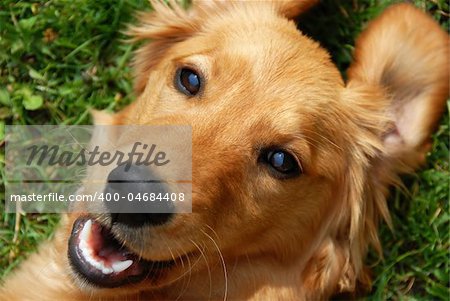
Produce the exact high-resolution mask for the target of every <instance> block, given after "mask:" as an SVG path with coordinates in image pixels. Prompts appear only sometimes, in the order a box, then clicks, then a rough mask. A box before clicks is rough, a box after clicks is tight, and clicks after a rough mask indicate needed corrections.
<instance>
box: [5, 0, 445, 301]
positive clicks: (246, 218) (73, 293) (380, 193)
mask: <svg viewBox="0 0 450 301" xmlns="http://www.w3.org/2000/svg"><path fill="white" fill-rule="evenodd" d="M315 2H316V1H308V0H305V1H273V2H271V1H252V2H244V1H240V2H225V1H220V2H214V1H200V2H198V3H195V4H194V7H193V8H192V9H191V10H189V11H184V10H182V9H181V8H180V7H178V6H177V5H176V4H175V3H171V5H170V6H168V5H165V4H163V3H161V2H153V6H154V8H155V11H154V12H151V13H144V14H142V15H141V18H140V20H141V23H140V24H139V25H138V26H136V27H132V28H131V29H130V33H131V35H132V36H133V38H134V40H135V41H141V40H151V41H152V42H151V43H148V44H145V45H144V46H142V47H141V48H140V49H139V50H138V51H137V53H136V57H135V61H134V66H135V71H136V81H135V90H136V93H137V95H138V98H137V100H136V101H135V102H134V103H133V104H131V105H130V106H129V107H128V108H126V109H125V110H123V111H122V112H119V113H118V114H116V115H113V116H110V115H106V114H105V113H96V116H95V117H96V122H97V123H103V124H105V123H106V124H189V125H191V126H192V128H193V136H192V143H193V157H192V160H193V163H192V164H193V165H192V166H193V172H192V179H193V213H192V214H188V215H180V216H179V217H176V218H175V219H174V221H173V222H171V223H169V224H167V225H164V226H161V227H155V228H151V229H147V230H145V231H144V230H142V231H136V239H135V240H134V239H133V240H132V241H124V243H125V245H126V246H127V247H128V248H130V249H131V250H140V249H142V246H144V250H143V251H142V252H141V253H140V255H142V256H143V257H144V258H148V259H151V260H167V259H170V258H165V257H164V256H166V255H165V254H167V252H164V251H165V250H166V249H167V248H168V247H169V248H170V249H171V250H172V252H173V253H174V254H175V257H177V258H179V259H180V260H181V262H179V264H178V265H177V266H176V267H174V268H171V269H169V270H168V271H167V272H166V273H164V274H163V275H162V276H161V277H158V279H155V280H152V281H146V282H143V283H141V284H137V285H133V286H124V287H121V288H115V289H95V288H94V287H91V286H89V285H87V284H86V283H82V282H80V280H77V279H75V278H77V277H76V276H75V275H74V274H73V273H72V272H71V269H70V267H69V265H68V260H67V258H66V256H65V254H66V253H67V239H68V236H69V235H70V229H71V227H72V222H73V221H74V219H75V218H76V217H77V216H74V215H72V216H65V217H64V218H63V221H62V222H61V226H60V227H59V229H58V230H57V233H56V235H55V238H54V239H53V240H52V241H51V242H47V243H45V244H43V245H42V247H41V248H40V250H39V252H38V253H36V254H33V255H32V256H30V258H29V259H28V260H27V261H26V262H25V263H24V264H22V266H21V267H20V268H19V269H18V270H17V271H15V273H14V274H12V275H11V276H10V277H9V278H7V279H6V282H5V283H4V285H3V287H2V288H1V289H0V290H1V292H0V300H5V301H6V300H8V301H11V300H173V299H176V298H179V299H181V300H201V299H211V300H221V299H227V300H309V299H314V300H317V299H328V298H329V297H330V296H332V295H335V294H338V293H345V292H348V293H350V294H353V293H355V292H356V291H358V290H361V289H367V288H368V287H370V277H369V274H368V270H367V268H366V267H365V266H364V258H365V256H366V253H367V251H368V248H369V247H370V246H372V247H373V248H375V250H377V251H378V252H380V251H381V246H380V243H379V240H378V235H377V227H378V224H379V222H380V220H381V219H384V220H385V221H387V222H388V223H389V213H388V210H387V204H386V195H387V192H388V187H389V186H390V185H393V184H398V182H399V180H398V174H400V173H404V172H411V171H412V170H413V169H414V168H416V167H417V166H418V165H419V164H420V163H422V162H423V160H424V156H425V153H426V151H427V150H428V147H429V136H430V134H431V132H432V130H433V127H434V126H435V125H436V123H437V121H438V119H439V117H440V115H441V113H442V111H443V108H444V103H445V100H446V98H447V96H448V90H449V86H448V83H449V75H448V74H449V70H448V66H449V50H448V42H449V38H448V35H447V34H446V33H445V32H444V31H443V30H441V29H440V28H439V26H438V25H437V24H435V23H434V22H433V21H432V20H431V18H430V17H428V16H427V15H425V14H424V13H423V12H421V11H420V10H418V9H416V8H414V7H413V6H412V5H408V4H398V5H394V6H392V7H390V8H388V9H387V10H386V11H385V12H384V13H383V14H382V15H381V16H380V17H378V18H377V19H376V20H375V21H373V22H372V23H371V24H370V25H369V26H368V28H367V29H366V30H365V31H364V32H363V33H362V35H361V37H360V38H359V39H358V41H357V43H356V51H355V60H354V63H353V64H352V66H351V67H350V70H349V72H348V75H349V76H348V77H349V79H348V81H347V82H346V83H344V81H343V79H342V78H341V76H340V74H339V71H338V70H337V68H336V67H335V66H334V65H333V64H332V62H331V60H330V56H329V55H328V53H327V52H326V51H325V50H323V49H322V48H321V47H320V46H319V44H318V43H316V42H314V41H312V40H311V39H309V38H308V37H306V36H304V35H302V34H301V33H300V32H299V31H298V30H297V29H296V27H295V24H294V23H293V22H292V21H290V20H289V18H292V17H294V16H296V15H297V14H298V13H300V12H302V11H304V10H305V9H307V8H308V7H309V6H311V5H312V4H314V3H315ZM180 65H187V66H195V68H197V69H198V70H201V72H202V73H203V74H204V76H205V78H206V84H205V90H204V91H203V92H202V93H201V95H200V96H198V97H193V98H192V99H187V97H186V96H185V95H183V94H180V93H178V92H177V91H176V90H175V89H174V88H173V84H172V79H173V74H174V72H175V69H176V68H177V66H180ZM264 145H283V146H284V147H285V148H286V149H289V150H291V151H292V152H293V153H295V154H296V156H297V157H298V158H299V161H300V162H301V165H302V169H303V173H302V175H300V176H299V177H297V178H295V179H289V180H286V181H280V180H277V179H274V178H273V177H271V176H270V175H269V174H268V173H267V172H265V170H264V169H263V168H262V167H261V166H259V165H258V164H257V162H256V159H255V158H256V157H257V154H256V153H255V152H256V151H257V149H258V147H261V146H264ZM115 234H116V235H117V236H118V237H119V239H120V237H121V232H120V229H118V230H117V232H116V233H115ZM156 236H157V237H163V238H164V239H165V242H166V244H164V245H159V244H158V243H157V242H156V243H155V242H153V241H152V237H156ZM150 244H151V245H152V248H145V246H146V245H150Z"/></svg>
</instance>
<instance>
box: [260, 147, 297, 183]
mask: <svg viewBox="0 0 450 301" xmlns="http://www.w3.org/2000/svg"><path fill="white" fill-rule="evenodd" d="M261 159H262V160H263V162H265V163H266V164H268V165H269V167H270V169H271V170H272V171H273V172H274V175H275V176H276V177H278V178H283V179H286V178H292V177H295V176H298V175H300V173H301V168H300V166H299V164H298V162H297V160H296V159H295V157H294V156H293V155H292V154H290V153H289V152H287V151H285V150H281V149H276V150H265V151H263V152H262V158H261Z"/></svg>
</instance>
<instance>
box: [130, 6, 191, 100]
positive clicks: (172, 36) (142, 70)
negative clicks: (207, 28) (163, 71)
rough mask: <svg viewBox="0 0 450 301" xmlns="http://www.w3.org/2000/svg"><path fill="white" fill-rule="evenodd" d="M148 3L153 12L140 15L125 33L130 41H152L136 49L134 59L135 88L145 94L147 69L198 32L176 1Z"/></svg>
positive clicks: (138, 92) (189, 15) (189, 16)
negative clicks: (175, 45) (172, 48)
mask: <svg viewBox="0 0 450 301" xmlns="http://www.w3.org/2000/svg"><path fill="white" fill-rule="evenodd" d="M168 2H169V3H167V2H166V1H163V0H150V3H151V5H152V7H153V11H151V12H146V13H141V14H139V16H138V19H139V24H138V25H136V26H130V27H129V29H128V32H127V34H128V35H129V36H130V37H131V42H138V41H143V40H146V41H151V43H148V44H146V45H143V46H142V47H140V48H139V49H138V51H137V52H136V55H135V57H134V61H133V66H134V72H135V82H134V89H135V92H136V94H137V95H139V94H140V93H142V92H143V91H144V88H145V86H146V84H147V80H148V76H149V72H150V70H151V69H152V68H153V67H155V66H156V65H157V64H158V62H160V61H161V59H162V58H163V56H164V54H165V53H166V51H167V50H168V49H170V47H172V46H173V45H174V44H175V43H178V42H181V41H183V40H185V39H187V38H188V37H190V36H192V35H193V34H194V33H195V32H196V29H197V25H196V23H195V18H193V16H192V14H190V13H189V12H187V11H185V10H184V9H183V8H182V7H181V6H180V5H179V4H178V3H177V2H176V1H174V0H170V1H168Z"/></svg>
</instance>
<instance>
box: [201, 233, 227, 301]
mask: <svg viewBox="0 0 450 301" xmlns="http://www.w3.org/2000/svg"><path fill="white" fill-rule="evenodd" d="M206 227H208V228H209V229H210V230H211V231H212V232H213V233H214V234H215V236H216V237H217V238H218V235H217V233H216V232H215V231H214V229H213V228H211V227H210V226H209V225H206ZM200 231H202V233H203V234H205V235H206V237H208V238H209V239H210V240H211V242H212V243H213V245H214V247H215V248H216V249H217V253H218V254H219V257H220V261H221V263H222V268H223V273H224V280H225V284H224V286H225V291H224V295H223V300H226V299H227V294H228V272H227V266H226V264H225V259H224V258H223V254H222V251H221V250H220V248H219V245H218V244H217V243H216V241H215V240H214V238H212V237H211V235H209V234H208V233H206V232H205V231H204V230H203V229H200Z"/></svg>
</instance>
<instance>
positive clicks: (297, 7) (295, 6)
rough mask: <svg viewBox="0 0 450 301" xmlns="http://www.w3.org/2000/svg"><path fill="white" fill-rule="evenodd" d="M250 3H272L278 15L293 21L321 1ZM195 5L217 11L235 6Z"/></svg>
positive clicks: (219, 2) (218, 1)
mask: <svg viewBox="0 0 450 301" xmlns="http://www.w3.org/2000/svg"><path fill="white" fill-rule="evenodd" d="M247 1H248V0H247ZM241 2H245V0H241ZM248 2H250V3H251V2H253V3H255V2H256V3H257V2H261V5H263V4H264V5H266V4H268V3H270V4H271V5H273V7H274V8H275V11H276V12H277V13H279V14H280V15H282V16H283V17H286V18H288V19H293V18H295V17H297V16H298V15H300V14H301V13H303V12H305V11H306V10H308V9H309V8H311V7H312V6H314V5H315V4H317V3H318V2H319V0H256V1H248ZM193 3H194V7H196V8H200V9H215V8H217V7H218V6H222V7H223V6H226V5H230V3H231V4H233V3H232V1H227V0H195V1H193Z"/></svg>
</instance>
